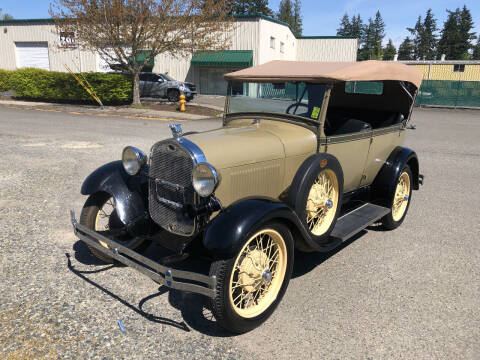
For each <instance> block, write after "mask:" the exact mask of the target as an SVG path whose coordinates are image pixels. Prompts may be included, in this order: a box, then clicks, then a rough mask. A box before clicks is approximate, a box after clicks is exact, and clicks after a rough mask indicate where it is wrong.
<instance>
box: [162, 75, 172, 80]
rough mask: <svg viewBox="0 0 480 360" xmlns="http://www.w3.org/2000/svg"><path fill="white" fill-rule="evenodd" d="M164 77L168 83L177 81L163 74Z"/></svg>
mask: <svg viewBox="0 0 480 360" xmlns="http://www.w3.org/2000/svg"><path fill="white" fill-rule="evenodd" d="M162 76H163V78H164V80H166V81H175V79H173V78H171V77H170V76H168V75H167V74H162Z"/></svg>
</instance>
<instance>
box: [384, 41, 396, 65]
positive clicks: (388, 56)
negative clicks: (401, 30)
mask: <svg viewBox="0 0 480 360" xmlns="http://www.w3.org/2000/svg"><path fill="white" fill-rule="evenodd" d="M396 54H397V49H396V48H395V46H394V45H393V42H392V39H389V40H388V43H387V45H386V46H385V49H383V60H393V59H394V58H395V55H396Z"/></svg>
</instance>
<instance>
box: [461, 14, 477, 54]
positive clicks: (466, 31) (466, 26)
mask: <svg viewBox="0 0 480 360" xmlns="http://www.w3.org/2000/svg"><path fill="white" fill-rule="evenodd" d="M472 29H473V20H472V14H470V10H468V9H467V7H466V6H465V5H463V9H462V10H461V12H460V23H459V31H460V44H458V48H457V51H458V52H459V53H460V56H461V57H462V58H463V59H469V58H470V56H469V54H468V52H469V50H470V49H472V48H473V45H472V43H471V41H472V40H475V38H476V36H475V33H474V32H472ZM467 55H468V56H467Z"/></svg>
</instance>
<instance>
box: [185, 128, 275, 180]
mask: <svg viewBox="0 0 480 360" xmlns="http://www.w3.org/2000/svg"><path fill="white" fill-rule="evenodd" d="M186 137H187V138H188V139H189V140H191V141H193V142H194V143H195V144H196V145H197V146H198V147H200V149H202V151H203V153H204V154H205V157H206V158H207V161H208V162H209V163H210V164H212V165H213V166H215V168H217V169H219V170H220V169H226V168H230V167H235V166H241V165H246V164H253V163H257V162H262V161H270V160H275V159H281V158H284V157H285V151H284V147H283V144H282V142H281V141H280V139H279V138H278V137H277V136H275V135H274V134H272V133H270V132H268V131H266V130H265V129H262V128H261V127H260V126H256V125H254V124H252V125H250V126H240V127H234V128H229V127H224V128H221V129H217V130H211V131H206V132H203V133H199V134H193V135H188V136H186Z"/></svg>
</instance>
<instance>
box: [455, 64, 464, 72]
mask: <svg viewBox="0 0 480 360" xmlns="http://www.w3.org/2000/svg"><path fill="white" fill-rule="evenodd" d="M453 72H465V64H455V65H453Z"/></svg>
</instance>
